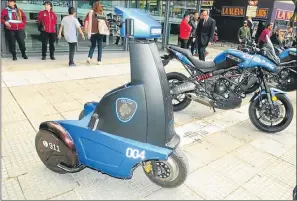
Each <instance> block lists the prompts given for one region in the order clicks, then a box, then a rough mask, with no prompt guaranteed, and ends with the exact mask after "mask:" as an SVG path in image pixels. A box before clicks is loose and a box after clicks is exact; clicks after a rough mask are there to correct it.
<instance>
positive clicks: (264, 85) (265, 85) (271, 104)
mask: <svg viewBox="0 0 297 201" xmlns="http://www.w3.org/2000/svg"><path fill="white" fill-rule="evenodd" d="M264 76H265V75H264V74H263V72H262V70H261V69H259V72H258V79H260V80H261V90H263V89H264V90H265V91H266V95H267V99H268V103H269V105H270V107H271V109H272V108H273V101H272V94H271V91H270V88H269V87H268V84H267V82H266V80H265V77H264Z"/></svg>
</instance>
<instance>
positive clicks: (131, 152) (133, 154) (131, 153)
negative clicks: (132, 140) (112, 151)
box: [126, 148, 145, 160]
mask: <svg viewBox="0 0 297 201" xmlns="http://www.w3.org/2000/svg"><path fill="white" fill-rule="evenodd" d="M126 156H127V157H128V158H133V159H139V158H141V159H142V160H144V159H145V151H142V152H140V151H139V150H138V149H132V148H127V150H126Z"/></svg>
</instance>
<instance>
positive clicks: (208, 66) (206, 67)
mask: <svg viewBox="0 0 297 201" xmlns="http://www.w3.org/2000/svg"><path fill="white" fill-rule="evenodd" d="M170 48H171V49H173V50H175V51H177V52H180V53H182V54H184V55H185V56H186V57H187V58H188V59H189V60H190V61H191V62H192V64H193V65H194V66H195V67H196V68H197V69H200V70H201V71H203V72H208V71H213V70H216V69H217V67H216V64H215V63H214V62H213V61H201V60H199V59H198V58H197V57H194V56H193V55H192V53H191V51H190V50H188V49H183V48H180V47H176V46H170Z"/></svg>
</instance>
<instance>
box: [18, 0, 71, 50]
mask: <svg viewBox="0 0 297 201" xmlns="http://www.w3.org/2000/svg"><path fill="white" fill-rule="evenodd" d="M44 2H45V1H44V0H31V1H28V0H27V1H26V0H23V1H17V5H18V7H19V8H21V9H22V10H23V11H24V12H25V14H26V16H27V26H26V29H25V34H26V38H25V42H26V48H27V51H28V52H41V40H40V32H39V31H38V29H37V16H38V13H39V12H40V11H41V10H43V9H44V6H43V3H44ZM51 2H52V4H53V10H54V12H55V13H56V15H57V25H56V29H57V30H58V29H59V27H60V24H61V20H62V17H63V16H65V15H67V12H68V7H69V6H70V0H55V1H51ZM56 50H57V51H65V50H68V43H67V42H66V41H65V39H63V38H62V39H61V40H57V41H56Z"/></svg>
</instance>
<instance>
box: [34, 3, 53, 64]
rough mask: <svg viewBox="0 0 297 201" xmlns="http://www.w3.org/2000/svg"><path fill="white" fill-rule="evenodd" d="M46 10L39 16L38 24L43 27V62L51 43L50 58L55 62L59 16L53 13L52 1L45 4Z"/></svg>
mask: <svg viewBox="0 0 297 201" xmlns="http://www.w3.org/2000/svg"><path fill="white" fill-rule="evenodd" d="M43 5H44V7H45V9H44V10H42V11H40V12H39V14H38V23H39V24H40V27H41V30H40V31H41V40H42V60H46V52H47V44H48V43H49V50H50V57H51V59H52V60H55V56H54V54H55V41H56V37H57V31H56V24H57V16H56V14H55V13H54V11H53V5H52V3H51V2H50V1H47V2H45V3H44V4H43Z"/></svg>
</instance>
